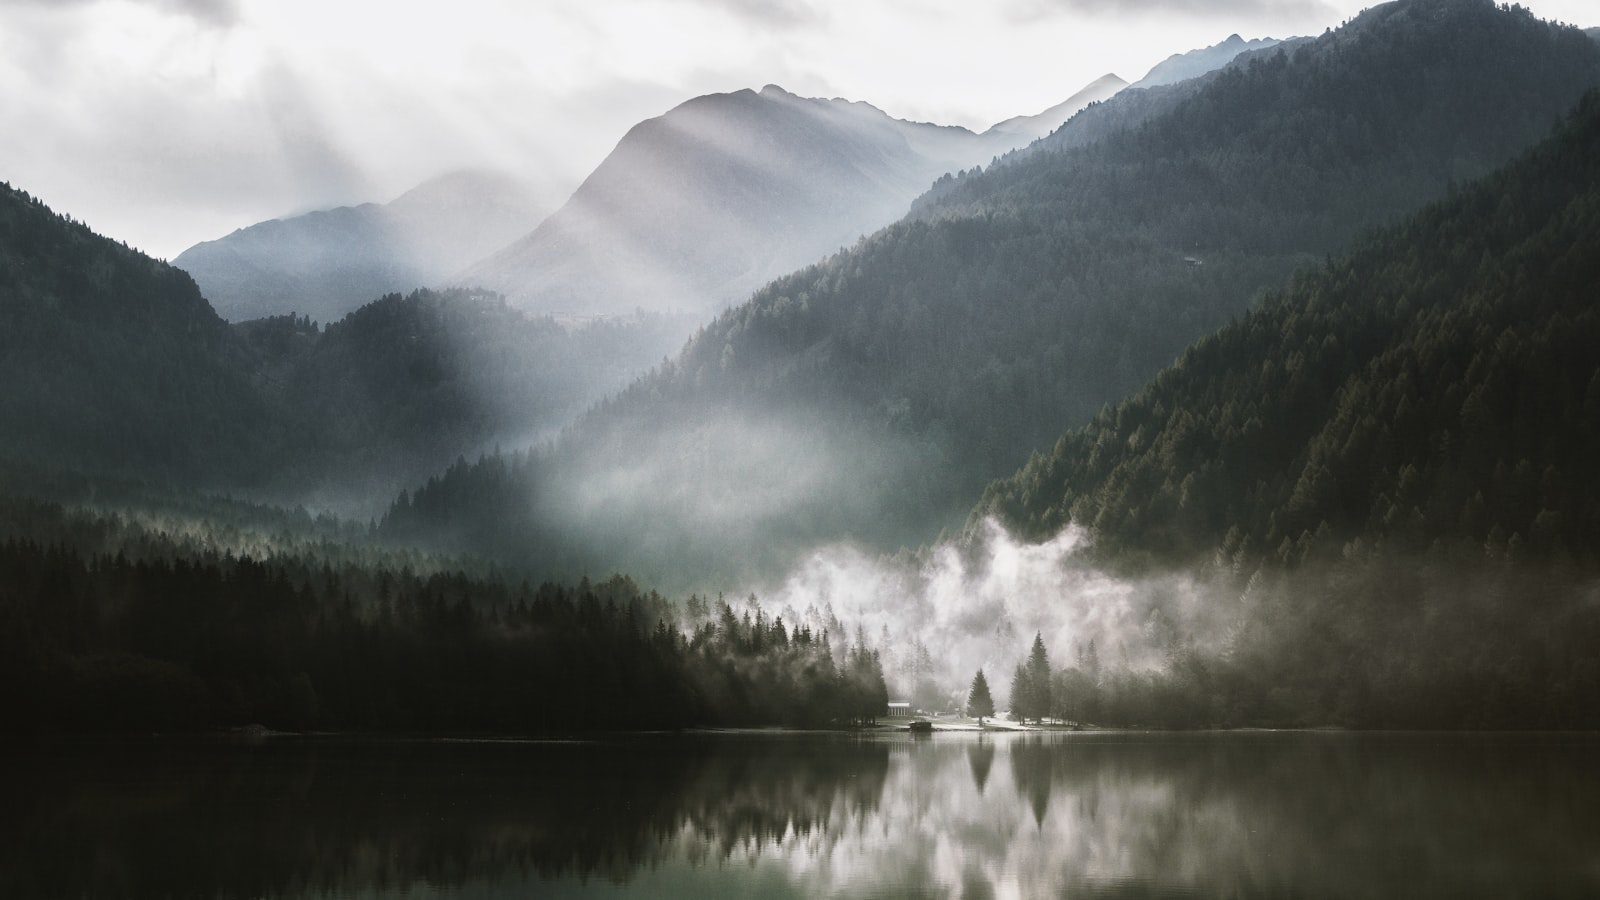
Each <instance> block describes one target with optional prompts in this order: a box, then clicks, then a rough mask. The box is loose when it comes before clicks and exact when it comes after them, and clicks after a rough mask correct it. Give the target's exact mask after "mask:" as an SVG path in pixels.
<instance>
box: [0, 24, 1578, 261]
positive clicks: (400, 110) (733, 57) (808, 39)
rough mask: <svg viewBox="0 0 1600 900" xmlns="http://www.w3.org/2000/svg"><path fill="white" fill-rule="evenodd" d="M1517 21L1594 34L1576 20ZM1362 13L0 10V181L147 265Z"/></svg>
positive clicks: (1043, 99) (972, 110) (975, 123)
mask: <svg viewBox="0 0 1600 900" xmlns="http://www.w3.org/2000/svg"><path fill="white" fill-rule="evenodd" d="M1531 6H1532V8H1533V9H1534V10H1535V11H1536V12H1538V13H1539V14H1540V15H1542V16H1546V17H1550V18H1556V19H1562V20H1566V21H1572V22H1574V23H1576V24H1580V25H1590V24H1594V23H1593V22H1592V21H1590V20H1591V19H1593V18H1595V17H1594V16H1593V15H1592V12H1593V10H1592V8H1591V7H1590V6H1589V4H1587V3H1586V2H1585V0H1536V2H1534V3H1532V4H1531ZM1360 7H1361V4H1360V3H1358V2H1328V3H1323V2H1315V0H1305V2H1302V0H1219V2H1208V0H1170V2H1168V0H1136V2H1117V0H1091V2H1077V0H1002V2H997V3H964V2H959V0H932V2H912V0H903V2H902V0H886V2H871V3H823V2H810V0H777V2H764V0H638V2H636V0H617V2H607V3H590V2H566V0H550V2H541V3H535V4H529V3H516V2H496V0H464V2H461V3H454V4H451V5H450V6H449V7H448V8H446V7H442V6H433V7H429V6H404V7H400V8H396V7H395V6H394V5H393V4H388V3H383V2H370V3H369V2H363V0H347V2H339V3H333V4H329V3H321V2H299V0H286V2H253V0H218V2H207V0H69V2H47V0H7V2H5V3H0V92H3V93H4V95H5V97H6V100H7V103H6V105H5V108H4V110H3V111H0V158H3V159H5V160H6V161H7V166H8V168H9V170H8V172H7V177H8V178H10V179H12V180H13V181H14V182H16V183H19V184H27V185H29V186H30V190H31V191H33V192H34V193H36V194H38V195H39V196H40V197H42V198H44V199H45V200H46V201H47V202H49V203H51V204H53V205H55V206H57V207H59V208H63V209H70V210H73V211H74V214H75V215H77V216H79V217H81V218H84V219H86V220H88V221H90V222H92V223H94V224H95V226H96V227H97V228H99V229H101V230H104V231H106V232H108V233H110V234H113V235H115V236H117V237H118V238H120V239H122V240H126V241H128V242H129V243H131V244H133V245H134V246H136V247H138V248H139V249H141V250H144V251H146V252H148V253H151V254H153V255H155V256H157V257H162V258H169V259H170V258H171V257H173V256H176V255H177V254H178V253H179V252H180V251H182V250H183V249H185V248H186V247H188V246H190V245H191V244H194V243H196V242H198V241H201V240H206V239H209V238H213V237H217V236H220V235H222V234H226V233H227V232H229V231H231V230H233V229H234V228H240V227H243V226H245V225H248V224H250V223H252V222H256V221H260V220H263V219H270V218H276V217H279V216H283V215H288V214H293V213H298V212H304V211H307V210H311V209H318V208H324V207H331V206H339V205H342V204H349V203H361V202H369V201H377V202H383V201H387V200H390V199H392V198H394V197H396V196H398V195H399V194H401V193H402V192H403V191H405V190H406V189H408V188H410V187H412V186H413V185H415V184H417V183H419V182H421V181H423V180H425V179H427V178H430V177H432V176H435V175H438V174H440V173H443V172H446V171H450V170H455V169H460V168H468V167H475V166H491V167H495V168H503V169H507V170H510V171H514V172H516V173H518V174H520V175H522V176H524V177H528V178H537V179H539V180H541V181H543V182H547V183H549V184H550V185H551V188H550V189H551V190H552V191H554V192H556V193H560V192H562V191H570V190H571V189H572V188H574V187H576V186H577V183H578V182H579V181H580V180H582V178H583V176H584V175H585V174H587V172H588V170H589V169H591V168H593V166H594V164H595V163H596V162H598V161H599V159H600V157H602V156H604V155H605V153H606V152H607V151H608V150H610V149H611V147H612V146H613V145H614V144H615V143H616V142H617V140H618V139H619V138H620V137H621V136H622V133H623V132H624V131H626V130H627V128H628V127H629V126H630V125H632V124H633V123H635V122H637V121H639V120H641V119H644V118H647V117H649V116H652V115H657V114H659V113H661V112H662V111H664V110H665V109H667V108H669V107H671V106H673V105H676V104H677V103H679V102H681V101H682V100H685V99H688V98H689V97H693V96H696V95H699V94H706V93H712V92H716V91H729V90H737V89H739V88H744V87H749V88H759V87H761V86H762V85H764V84H768V83H775V84H779V85H782V86H783V87H785V88H787V89H788V90H790V91H793V92H795V93H798V94H801V95H804V96H819V97H845V98H848V99H852V100H866V101H868V102H871V103H873V104H874V105H876V106H878V107H880V108H881V109H883V110H885V111H886V112H888V113H889V114H891V115H893V116H897V117H901V118H906V119H912V120H917V121H929V122H937V123H940V124H950V125H962V126H966V127H968V128H973V129H976V130H982V129H983V128H986V127H987V126H989V125H991V124H993V123H995V122H998V121H1000V120H1002V119H1006V118H1009V117H1011V116H1015V115H1021V114H1027V113H1034V112H1038V111H1039V110H1042V109H1045V108H1046V107H1048V106H1051V105H1052V104H1054V103H1057V102H1059V101H1060V100H1061V98H1062V96H1063V91H1064V89H1065V90H1067V91H1068V92H1070V90H1075V89H1076V88H1077V87H1078V86H1081V85H1083V84H1087V83H1088V82H1089V81H1091V80H1093V79H1094V78H1097V77H1099V76H1100V75H1103V74H1105V73H1107V72H1115V73H1117V74H1119V75H1121V76H1122V77H1123V78H1125V79H1127V80H1129V81H1133V80H1135V79H1137V78H1138V77H1139V76H1140V75H1142V74H1143V73H1144V72H1145V71H1146V70H1148V69H1149V68H1150V67H1151V66H1153V65H1155V64H1156V63H1157V62H1160V61H1161V60H1162V59H1164V58H1165V57H1166V56H1168V55H1169V54H1171V53H1175V52H1179V51H1181V50H1183V49H1189V48H1194V47H1203V46H1206V45H1209V44H1214V43H1216V42H1217V41H1219V40H1221V39H1223V38H1224V37H1226V36H1228V35H1229V34H1230V33H1234V32H1237V33H1239V34H1241V35H1243V36H1244V37H1246V38H1255V37H1266V36H1272V37H1280V38H1282V37H1288V36H1291V35H1296V34H1317V33H1320V32H1321V31H1322V30H1323V29H1324V28H1327V27H1331V26H1334V25H1337V24H1338V23H1339V22H1340V21H1341V20H1342V19H1344V18H1346V17H1348V16H1349V15H1350V14H1351V13H1353V12H1355V11H1356V10H1358V9H1359V8H1360ZM485 22H494V23H495V24H494V25H493V27H484V24H483V23H485ZM559 199H560V198H559V197H558V198H557V200H559Z"/></svg>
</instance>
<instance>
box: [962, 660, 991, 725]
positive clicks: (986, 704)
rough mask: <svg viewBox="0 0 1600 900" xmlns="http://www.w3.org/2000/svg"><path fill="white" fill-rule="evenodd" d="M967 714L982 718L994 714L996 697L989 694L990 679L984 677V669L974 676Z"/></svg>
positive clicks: (968, 695) (968, 698)
mask: <svg viewBox="0 0 1600 900" xmlns="http://www.w3.org/2000/svg"><path fill="white" fill-rule="evenodd" d="M967 715H969V716H974V717H976V718H978V719H980V720H981V719H986V718H990V717H992V716H993V715H994V698H993V697H991V696H990V695H989V679H987V678H985V677H983V670H982V669H979V670H978V674H976V675H974V676H972V687H971V688H970V689H969V690H968V691H967Z"/></svg>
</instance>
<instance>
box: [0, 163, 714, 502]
mask: <svg viewBox="0 0 1600 900" xmlns="http://www.w3.org/2000/svg"><path fill="white" fill-rule="evenodd" d="M0 297H3V302H0V326H3V327H0V350H3V351H4V352H3V353H0V377H3V378H4V379H5V380H6V383H7V384H8V385H10V386H11V389H10V390H7V391H5V392H4V394H3V396H0V414H3V416H0V417H3V419H4V421H5V422H6V423H7V427H6V428H5V430H4V434H3V435H0V461H4V462H8V463H36V464H37V463H42V464H48V465H50V466H52V467H55V468H56V469H59V470H64V471H74V470H75V471H80V472H83V473H87V474H98V475H110V476H119V477H132V478H143V479H151V480H153V481H155V482H160V483H165V484H169V485H172V486H175V487H178V488H182V489H210V490H230V491H244V492H246V493H249V494H252V495H254V496H260V497H266V498H271V499H275V500H280V501H289V502H299V501H302V500H307V499H319V500H324V501H340V502H341V503H342V505H343V506H344V508H347V509H354V508H355V507H353V506H351V504H352V503H353V502H354V501H355V500H357V499H359V500H362V501H365V502H371V500H372V498H373V497H378V498H382V499H381V500H379V507H378V508H380V509H381V506H382V504H383V503H385V502H386V501H387V498H389V497H391V496H392V495H393V493H394V492H396V491H398V490H400V489H401V487H403V486H404V485H406V484H410V483H414V482H415V481H416V480H418V479H420V478H423V477H425V476H426V474H427V473H429V472H434V471H437V470H438V469H440V468H442V467H444V466H446V465H448V464H449V463H450V462H451V461H452V460H453V459H455V458H456V457H457V456H459V455H461V454H476V453H478V452H479V451H481V450H483V449H484V448H485V447H486V446H492V445H493V443H494V442H495V441H497V440H501V441H505V442H507V443H508V444H512V445H519V444H521V443H525V442H528V441H531V440H534V439H536V438H542V437H543V436H545V435H547V434H548V433H550V432H552V431H553V430H555V429H558V428H560V427H561V426H562V425H563V424H565V423H566V422H567V421H568V420H569V419H570V418H571V417H572V416H574V415H576V414H577V413H579V412H580V411H581V410H583V409H584V408H586V407H587V406H589V405H590V404H592V403H594V402H595V401H596V400H598V399H599V398H601V397H603V396H605V394H606V393H608V392H610V391H612V390H615V389H617V388H619V387H621V386H623V385H625V384H626V383H627V382H628V381H629V380H630V379H631V378H633V377H634V376H635V375H636V374H637V373H638V372H640V371H642V370H644V369H645V368H647V367H648V366H650V365H651V364H652V363H654V362H656V361H658V360H660V359H661V358H662V357H663V356H664V355H665V354H667V353H670V352H672V351H673V350H674V349H676V348H678V347H680V346H681V339H680V337H679V336H680V335H681V334H682V332H683V330H684V328H685V327H686V326H685V325H684V324H683V323H681V322H678V321H674V320H671V319H668V318H664V317H653V316H646V317H635V318H631V319H628V320H616V321H601V322H595V323H590V324H587V325H583V326H579V327H566V326H563V325H560V324H557V323H556V322H554V321H551V320H549V319H540V318H533V317H530V316H527V315H526V314H524V313H521V312H519V311H517V310H514V309H511V308H510V307H508V306H507V305H506V304H505V302H504V301H503V300H502V299H500V298H498V297H495V296H492V295H486V294H483V293H481V292H478V293H472V292H465V291H456V292H446V293H434V292H430V291H420V292H413V293H412V294H410V295H407V296H401V295H398V294H394V295H390V296H387V297H383V298H381V299H379V300H376V301H373V302H370V303H368V304H367V305H366V306H364V307H363V308H362V309H360V310H358V311H357V312H355V313H352V314H351V315H349V316H347V317H345V318H344V319H342V320H341V321H339V322H337V323H334V324H332V325H329V326H327V327H326V328H321V327H317V326H315V325H314V324H313V323H312V322H310V321H309V320H307V319H306V318H304V317H299V318H296V317H289V316H284V317H278V318H274V319H266V320H260V321H255V322H249V323H244V324H241V325H237V326H230V325H229V324H228V323H226V322H224V321H222V319H220V318H219V317H218V316H217V315H216V313H215V312H213V311H212V309H211V307H210V305H209V304H208V303H207V302H206V300H205V298H204V297H202V296H201V295H200V292H199V291H198V290H197V289H196V287H195V284H194V281H193V280H191V279H190V278H189V276H188V275H187V274H185V273H184V272H183V271H182V270H180V269H177V268H175V267H173V266H170V265H168V264H166V263H162V262H158V261H156V260H153V259H150V258H149V257H146V256H144V255H142V254H140V253H138V252H137V251H134V250H131V249H129V248H127V247H125V246H123V245H121V244H118V243H116V242H115V241H111V240H109V239H107V238H104V237H101V236H99V235H96V234H94V233H93V232H92V231H90V230H89V228H88V227H86V226H84V225H82V224H80V223H76V222H73V221H71V220H69V219H66V218H63V217H61V216H58V215H56V214H55V213H53V212H51V211H50V209H49V208H48V207H46V206H45V205H44V204H42V203H40V202H38V201H36V200H33V199H31V198H29V197H28V196H27V195H26V194H24V193H21V192H20V191H16V190H13V189H11V188H9V187H7V188H5V189H4V190H0ZM361 511H363V512H370V511H376V510H373V509H370V508H365V507H363V508H361Z"/></svg>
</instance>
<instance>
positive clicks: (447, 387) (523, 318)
mask: <svg viewBox="0 0 1600 900" xmlns="http://www.w3.org/2000/svg"><path fill="white" fill-rule="evenodd" d="M237 327H238V330H239V332H240V334H241V335H243V336H244V337H245V339H246V343H247V344H248V346H249V347H250V349H251V351H252V353H253V363H254V365H255V370H256V371H257V373H258V375H259V378H260V381H261V382H262V384H263V385H264V386H265V389H266V390H267V392H268V393H269V394H270V395H271V396H272V397H274V398H275V399H276V400H277V402H279V403H280V404H281V405H282V406H283V408H284V409H285V410H286V413H287V414H288V415H290V416H291V417H292V418H293V420H294V421H295V422H296V423H297V426H298V428H299V429H300V433H299V435H298V442H297V445H296V446H297V447H298V449H299V452H300V453H301V454H303V455H304V457H305V458H306V459H307V460H308V461H309V462H308V463H306V464H305V466H304V468H305V470H306V471H305V472H304V473H296V471H295V466H294V465H293V464H289V465H286V466H282V467H281V468H282V469H283V470H284V477H285V478H286V479H288V480H287V483H285V484H284V486H283V488H282V489H281V490H280V491H279V492H278V494H277V495H279V496H283V497H287V498H292V499H295V500H296V501H297V502H312V501H315V502H316V503H317V504H318V505H319V506H322V505H330V506H332V507H333V508H336V509H343V510H360V511H365V512H373V511H377V510H381V509H382V501H380V502H379V503H377V504H376V505H374V503H373V500H374V498H388V497H390V496H392V495H393V493H394V491H396V490H398V489H399V487H398V486H402V485H405V484H411V483H415V481H416V480H418V479H421V478H424V477H426V476H427V475H428V474H431V473H433V472H437V471H438V470H439V469H441V468H443V467H444V466H446V465H449V464H450V463H451V462H452V461H454V460H455V459H456V458H457V457H459V456H462V455H466V456H474V457H475V456H477V455H478V454H480V453H482V452H486V451H488V450H490V449H492V448H493V447H494V446H495V445H500V444H503V445H505V446H510V447H515V446H523V445H526V444H529V443H534V442H542V441H545V440H548V439H549V438H550V437H552V436H554V434H555V433H556V432H557V431H558V430H559V429H560V428H561V427H563V426H564V425H566V424H567V423H568V422H570V421H571V420H572V419H573V418H575V417H576V416H578V415H579V414H581V413H582V412H583V411H584V410H585V409H587V408H588V407H589V406H591V405H592V404H594V403H595V402H597V401H599V400H600V399H601V398H603V397H605V396H606V395H607V394H609V393H611V392H613V391H616V390H619V389H621V388H622V387H624V386H625V385H626V384H627V383H628V382H629V381H631V380H632V379H633V378H634V377H636V376H637V374H638V373H640V372H643V371H645V370H646V369H648V368H649V367H650V366H651V365H653V364H655V363H656V362H658V361H660V360H661V359H662V358H663V357H664V356H666V355H667V354H670V353H672V352H673V351H675V350H677V349H678V348H680V347H681V346H682V338H681V335H682V334H683V332H684V330H685V329H686V328H687V327H689V326H688V325H687V323H685V322H684V321H682V320H681V319H680V318H677V317H673V316H667V315H658V314H644V315H640V316H635V317H629V318H626V319H612V320H607V319H601V320H597V321H594V322H589V323H585V324H582V325H578V326H569V325H565V324H561V323H558V322H556V321H554V320H553V319H550V318H547V317H537V316H530V315H528V314H526V313H523V312H522V311H520V310H518V309H515V308H513V307H512V306H510V305H509V304H507V303H506V301H505V299H504V298H503V297H500V296H498V295H495V294H487V293H484V292H481V291H465V290H460V289H452V290H444V291H430V290H419V291H413V292H411V293H410V294H406V295H403V296H402V295H400V294H390V295H388V296H385V297H382V298H380V299H378V300H376V301H374V302H372V303H368V304H366V305H365V306H363V307H361V308H360V309H358V310H356V311H355V312H353V313H350V314H349V315H348V316H345V317H344V318H343V319H341V320H339V321H338V322H335V323H333V324H332V325H329V326H327V327H326V328H323V329H318V328H316V327H315V326H314V325H313V324H312V323H311V322H309V321H307V320H306V319H304V318H298V319H297V318H294V317H290V316H280V317H276V318H272V319H263V320H259V321H255V322H246V323H243V324H241V325H239V326H237Z"/></svg>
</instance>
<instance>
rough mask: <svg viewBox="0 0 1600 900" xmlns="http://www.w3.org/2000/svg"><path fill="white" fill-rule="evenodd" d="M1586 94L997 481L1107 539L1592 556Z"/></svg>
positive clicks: (1594, 267)
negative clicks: (1509, 159)
mask: <svg viewBox="0 0 1600 900" xmlns="http://www.w3.org/2000/svg"><path fill="white" fill-rule="evenodd" d="M1596 459H1600V95H1597V94H1590V95H1589V96H1588V97H1587V98H1586V99H1585V101H1584V102H1583V104H1582V105H1581V106H1580V108H1579V109H1578V110H1577V112H1575V113H1574V115H1573V117H1572V119H1571V120H1570V121H1569V122H1567V123H1566V124H1565V125H1564V126H1563V127H1562V128H1561V130H1560V131H1559V132H1558V134H1557V135H1556V136H1555V137H1554V138H1552V139H1551V140H1550V141H1549V142H1547V143H1545V144H1543V145H1541V146H1540V147H1539V148H1537V149H1536V150H1535V151H1533V152H1532V153H1530V154H1529V155H1528V156H1527V157H1526V158H1524V159H1522V160H1520V161H1519V162H1517V163H1516V164H1514V165H1512V166H1510V167H1508V168H1507V169H1505V170H1504V171H1502V172H1500V173H1498V174H1496V175H1495V176H1493V177H1491V178H1488V179H1486V180H1484V181H1483V182H1481V183H1479V184H1475V185H1473V186H1472V187H1471V188H1470V189H1468V190H1465V191H1463V192H1462V193H1460V194H1459V195H1456V196H1454V197H1452V198H1451V199H1449V200H1447V201H1444V202H1442V203H1440V204H1438V205H1436V206H1433V207H1430V208H1428V209H1427V210H1425V211H1423V212H1422V213H1420V214H1419V215H1417V216H1416V217H1414V218H1412V219H1410V220H1409V221H1408V222H1406V223H1405V224H1404V225H1402V226H1399V227H1397V228H1393V229H1389V230H1385V231H1382V232H1380V233H1378V234H1376V235H1374V236H1372V237H1370V238H1368V239H1367V240H1365V241H1363V242H1362V243H1361V244H1360V245H1359V246H1358V248H1357V249H1356V250H1355V251H1353V252H1352V253H1351V254H1349V255H1348V256H1345V257H1343V258H1341V259H1339V260H1338V261H1337V262H1331V263H1329V264H1327V265H1325V266H1323V267H1321V268H1320V269H1319V270H1317V271H1314V272H1308V273H1306V274H1304V275H1303V276H1301V277H1299V278H1298V279H1297V280H1296V281H1295V283H1294V284H1292V285H1291V286H1290V287H1289V288H1287V289H1285V290H1284V291H1282V292H1280V293H1278V294H1275V295H1274V296H1272V297H1271V298H1270V299H1269V300H1268V301H1267V302H1266V303H1265V304H1264V305H1263V306H1262V307H1261V308H1260V309H1258V310H1256V311H1255V312H1252V313H1251V314H1249V315H1248V316H1246V317H1245V318H1244V319H1243V320H1241V321H1239V322H1237V323H1236V324H1233V325H1230V326H1229V327H1227V328H1225V329H1223V330H1222V331H1221V332H1219V333H1218V334H1216V335H1214V336H1212V337H1209V338H1206V339H1205V340H1203V341H1201V342H1200V343H1199V344H1197V345H1196V346H1195V347H1193V348H1192V349H1190V350H1189V351H1187V352H1186V353H1185V354H1184V355H1183V357H1182V359H1181V360H1179V362H1178V363H1177V364H1176V365H1175V366H1173V367H1172V368H1171V369H1168V370H1167V371H1165V372H1163V373H1162V374H1161V375H1160V376H1159V377H1157V378H1156V380H1155V381H1154V382H1153V383H1152V384H1151V385H1150V386H1149V387H1147V388H1145V389H1144V390H1143V391H1142V392H1140V393H1139V394H1138V395H1137V396H1136V397H1134V398H1132V399H1130V400H1128V401H1127V402H1125V403H1122V404H1121V405H1119V406H1117V407H1116V408H1114V409H1111V410H1108V411H1106V412H1104V413H1102V414H1101V415H1100V416H1098V417H1097V418H1096V419H1095V420H1094V422H1093V423H1092V424H1090V425H1088V426H1086V427H1084V428H1081V429H1079V430H1076V431H1073V432H1071V433H1069V434H1068V435H1066V436H1065V437H1063V438H1062V439H1061V440H1060V441H1059V442H1058V443H1057V444H1056V446H1055V448H1054V450H1052V451H1051V452H1050V453H1049V454H1048V455H1046V456H1041V457H1039V458H1036V459H1035V460H1033V461H1032V462H1031V463H1029V464H1028V466H1026V467H1025V468H1024V469H1023V470H1022V471H1021V472H1020V473H1018V474H1017V475H1015V476H1014V477H1012V478H1010V479H1007V480H1005V481H1003V482H999V483H997V484H995V485H994V486H992V487H991V488H990V490H989V492H988V494H987V495H986V497H985V499H984V502H983V505H982V506H981V507H980V511H979V514H980V515H982V514H989V513H993V514H997V515H999V516H1000V517H1001V518H1002V519H1004V520H1005V521H1007V522H1009V523H1011V524H1012V525H1014V526H1016V527H1018V528H1020V529H1021V530H1023V531H1025V532H1027V533H1028V534H1031V535H1034V536H1044V535H1048V534H1053V533H1054V532H1056V531H1057V530H1059V529H1060V528H1061V527H1063V526H1064V525H1066V524H1067V523H1069V522H1076V523H1078V524H1080V525H1084V526H1087V527H1091V528H1093V529H1094V531H1095V532H1097V533H1098V534H1099V535H1100V536H1101V538H1102V540H1103V541H1104V542H1105V543H1106V544H1107V545H1108V546H1109V547H1111V548H1117V549H1121V550H1135V551H1143V552H1148V553H1152V554H1155V555H1158V556H1162V557H1166V558H1179V559H1185V558H1191V557H1193V556H1195V555H1203V554H1209V553H1210V552H1211V551H1212V550H1213V549H1215V548H1218V547H1221V548H1222V549H1223V550H1224V551H1225V552H1226V553H1227V554H1229V555H1238V554H1242V555H1243V557H1244V558H1250V557H1252V556H1255V557H1266V558H1268V559H1272V558H1278V559H1281V560H1282V561H1285V562H1294V561H1298V560H1301V559H1304V558H1306V557H1307V556H1308V555H1311V556H1314V555H1319V554H1320V555H1332V556H1337V555H1338V554H1339V553H1340V552H1341V550H1342V548H1344V547H1345V545H1346V544H1347V543H1348V542H1350V541H1353V540H1359V541H1360V542H1361V544H1362V545H1365V546H1368V547H1377V546H1390V547H1392V548H1397V549H1400V550H1403V551H1423V550H1427V549H1429V548H1430V547H1434V546H1439V547H1442V548H1456V547H1461V546H1465V547H1468V548H1476V550H1477V551H1478V552H1487V553H1489V554H1490V555H1491V556H1505V555H1510V556H1513V557H1515V556H1518V555H1532V556H1540V557H1551V556H1557V557H1572V558H1577V559H1581V560H1586V561H1588V562H1589V563H1591V564H1592V563H1593V562H1595V561H1596V560H1597V558H1600V481H1597V472H1596V469H1595V466H1594V461H1595V460H1596Z"/></svg>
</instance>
